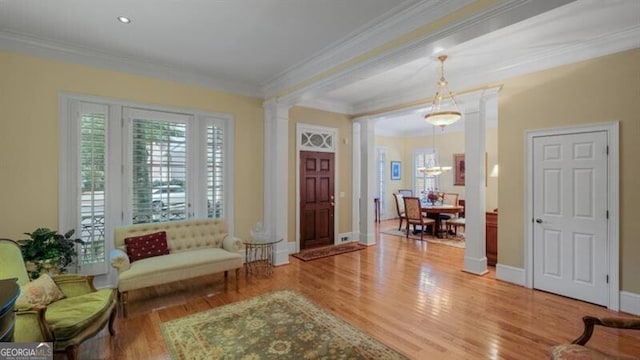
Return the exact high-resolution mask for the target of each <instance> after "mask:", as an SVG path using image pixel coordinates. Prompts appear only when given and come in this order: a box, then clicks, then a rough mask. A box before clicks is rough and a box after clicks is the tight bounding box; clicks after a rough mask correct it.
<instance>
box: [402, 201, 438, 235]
mask: <svg viewBox="0 0 640 360" xmlns="http://www.w3.org/2000/svg"><path fill="white" fill-rule="evenodd" d="M404 210H405V214H406V217H407V228H406V229H407V230H406V237H407V238H408V237H409V225H413V229H414V230H416V226H417V225H420V240H424V231H425V229H426V228H427V226H430V227H431V235H432V236H435V235H436V227H435V223H436V221H435V220H433V219H431V218H426V217H424V216H422V206H421V204H420V198H417V197H412V196H407V197H405V198H404Z"/></svg>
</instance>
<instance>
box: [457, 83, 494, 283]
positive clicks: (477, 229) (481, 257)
mask: <svg viewBox="0 0 640 360" xmlns="http://www.w3.org/2000/svg"><path fill="white" fill-rule="evenodd" d="M490 98H495V92H492V93H491V94H490V95H486V94H484V93H483V94H482V96H481V97H480V100H479V116H478V119H474V120H470V119H468V118H467V119H465V124H464V131H465V171H466V174H465V194H466V195H465V197H466V199H465V201H466V202H465V218H466V219H465V236H466V241H465V243H466V248H465V256H464V271H467V272H470V273H473V274H477V275H484V274H486V273H488V270H487V257H486V239H485V235H486V228H485V227H486V225H485V222H486V221H485V212H486V195H485V194H486V183H485V181H486V180H485V179H486V176H487V174H486V164H485V162H486V155H485V154H486V151H487V150H486V123H487V113H488V111H487V107H488V106H497V105H496V102H495V101H489V99H490ZM495 113H497V112H495Z"/></svg>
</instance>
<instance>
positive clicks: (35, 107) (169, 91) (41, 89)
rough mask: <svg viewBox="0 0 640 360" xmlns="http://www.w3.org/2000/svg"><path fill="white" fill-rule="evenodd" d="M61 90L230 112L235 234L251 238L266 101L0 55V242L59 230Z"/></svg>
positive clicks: (257, 214)
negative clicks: (38, 230) (40, 229)
mask: <svg viewBox="0 0 640 360" xmlns="http://www.w3.org/2000/svg"><path fill="white" fill-rule="evenodd" d="M60 92H72V93H79V94H88V95H96V96H103V97H109V98H117V99H126V100H131V101H136V102H141V103H148V104H161V105H166V106H175V107H183V108H190V109H198V110H202V111H212V112H222V113H227V114H231V115H233V116H234V118H235V125H236V138H235V164H236V170H235V192H236V194H235V219H236V224H235V225H236V226H235V232H236V234H237V235H238V236H242V237H247V236H248V235H249V230H250V229H251V227H252V226H253V225H254V224H255V223H256V222H257V221H259V220H260V219H261V218H262V208H263V206H262V204H263V157H262V153H263V112H262V102H261V100H258V99H254V98H249V97H244V96H238V95H232V94H228V93H223V92H218V91H213V90H208V89H204V88H198V87H195V86H188V85H182V84H178V83H173V82H169V81H163V80H156V79H151V78H145V77H140V76H134V75H129V74H125V73H119V72H114V71H105V70H99V69H95V68H90V67H86V66H81V65H74V64H69V63H62V62H57V61H50V60H43V59H40V58H35V57H30V56H23V55H18V54H13V53H7V52H0V116H1V117H2V119H1V120H0V169H1V172H2V176H0V203H1V204H2V205H1V206H0V237H9V238H14V239H21V238H23V237H24V235H22V234H23V233H24V232H30V231H32V230H34V229H35V228H37V227H41V226H46V227H51V228H57V223H58V95H59V94H60ZM246 164H251V166H246ZM61 230H62V231H64V230H67V229H61Z"/></svg>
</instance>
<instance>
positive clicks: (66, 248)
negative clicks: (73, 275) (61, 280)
mask: <svg viewBox="0 0 640 360" xmlns="http://www.w3.org/2000/svg"><path fill="white" fill-rule="evenodd" d="M74 233H75V230H73V229H72V230H69V231H67V232H66V233H65V234H60V233H59V232H58V231H56V230H51V229H48V228H38V229H36V230H35V231H34V232H32V233H25V235H29V239H24V240H18V244H19V245H20V250H21V251H22V257H23V259H24V262H25V266H26V268H27V273H28V274H29V278H31V279H36V278H38V277H39V276H40V274H42V273H49V274H52V275H53V274H62V273H65V272H66V271H67V267H68V266H69V265H70V264H72V263H73V262H74V261H75V259H76V256H77V252H76V244H84V241H82V240H81V239H74V238H72V236H73V234H74Z"/></svg>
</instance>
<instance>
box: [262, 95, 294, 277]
mask: <svg viewBox="0 0 640 360" xmlns="http://www.w3.org/2000/svg"><path fill="white" fill-rule="evenodd" d="M263 108H264V211H263V219H264V220H263V222H264V223H263V225H264V228H265V230H266V231H267V233H268V234H269V235H270V236H271V237H272V238H273V239H284V240H283V241H281V242H279V243H277V244H276V248H275V252H274V254H273V263H274V265H284V264H288V263H289V238H288V218H289V212H288V210H287V209H288V208H289V206H288V193H289V191H288V188H289V182H288V179H289V161H288V155H287V154H288V150H289V106H288V105H284V104H281V103H278V100H275V99H272V100H267V101H265V102H264V104H263Z"/></svg>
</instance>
